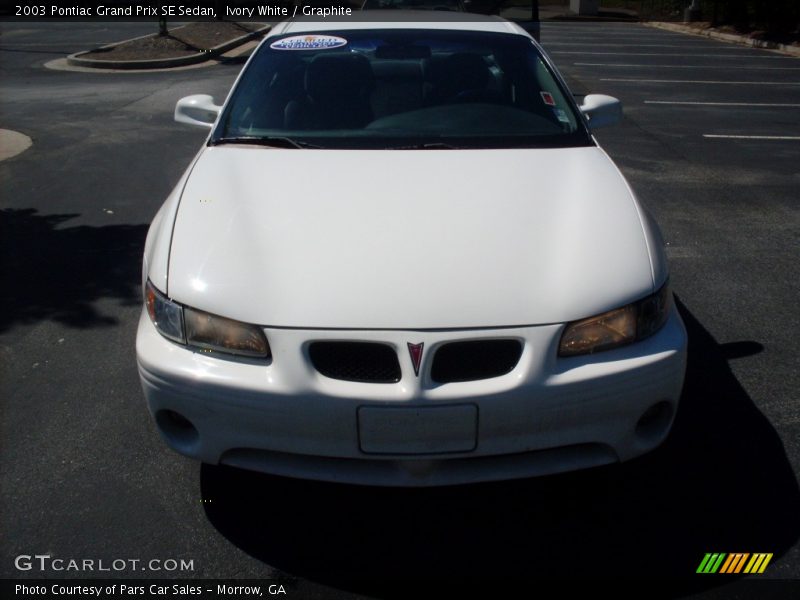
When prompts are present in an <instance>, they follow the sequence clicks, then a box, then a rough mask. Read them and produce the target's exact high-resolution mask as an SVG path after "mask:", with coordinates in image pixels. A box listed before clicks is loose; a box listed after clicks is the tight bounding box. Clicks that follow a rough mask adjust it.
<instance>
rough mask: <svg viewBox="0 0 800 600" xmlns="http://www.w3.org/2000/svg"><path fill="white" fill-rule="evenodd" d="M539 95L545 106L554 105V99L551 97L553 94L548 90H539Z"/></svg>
mask: <svg viewBox="0 0 800 600" xmlns="http://www.w3.org/2000/svg"><path fill="white" fill-rule="evenodd" d="M539 95H540V96H541V97H542V100H543V101H544V103H545V104H547V106H555V105H556V101H555V100H554V99H553V94H551V93H550V92H539Z"/></svg>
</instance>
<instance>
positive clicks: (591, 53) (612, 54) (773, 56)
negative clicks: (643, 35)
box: [545, 44, 797, 60]
mask: <svg viewBox="0 0 800 600" xmlns="http://www.w3.org/2000/svg"><path fill="white" fill-rule="evenodd" d="M545 46H546V44H545ZM550 54H589V55H593V56H681V57H684V58H698V56H697V54H673V53H669V52H585V51H583V50H553V51H552V52H551V53H550ZM702 58H733V59H736V60H741V59H743V58H771V59H775V58H780V59H784V60H785V59H788V60H797V59H796V58H795V57H794V56H776V55H763V56H762V55H758V56H732V55H730V54H703V55H702Z"/></svg>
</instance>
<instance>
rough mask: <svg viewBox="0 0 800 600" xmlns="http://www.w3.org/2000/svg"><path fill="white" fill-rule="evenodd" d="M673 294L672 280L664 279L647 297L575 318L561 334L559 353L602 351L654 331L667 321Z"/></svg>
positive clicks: (638, 338) (575, 353) (565, 354)
mask: <svg viewBox="0 0 800 600" xmlns="http://www.w3.org/2000/svg"><path fill="white" fill-rule="evenodd" d="M671 297H672V294H671V293H670V290H669V284H668V283H665V284H664V285H663V286H661V289H659V290H658V291H657V292H656V293H655V294H652V295H650V296H648V297H647V298H645V299H644V300H640V301H638V302H634V303H633V304H628V305H627V306H623V307H622V308H617V309H614V310H610V311H608V312H606V313H603V314H602V315H597V316H595V317H591V318H589V319H583V320H581V321H573V322H572V323H570V324H569V325H567V327H566V329H565V330H564V333H563V334H561V342H560V343H559V345H558V355H559V356H577V355H579V354H591V353H593V352H602V351H603V350H611V349H612V348H618V347H620V346H624V345H625V344H630V343H631V342H635V341H638V340H643V339H644V338H646V337H649V336H651V335H653V334H654V333H656V332H657V331H658V330H659V329H661V328H662V327H663V326H664V323H666V321H667V316H668V315H669V307H670V298H671Z"/></svg>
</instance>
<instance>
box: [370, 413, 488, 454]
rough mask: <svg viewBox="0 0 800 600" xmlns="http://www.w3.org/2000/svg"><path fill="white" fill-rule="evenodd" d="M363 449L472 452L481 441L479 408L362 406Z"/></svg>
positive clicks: (397, 451) (387, 452) (390, 452)
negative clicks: (479, 438)
mask: <svg viewBox="0 0 800 600" xmlns="http://www.w3.org/2000/svg"><path fill="white" fill-rule="evenodd" d="M358 436H359V445H360V447H361V451H362V452H365V453H367V454H446V453H451V452H470V451H472V450H474V449H475V447H476V446H477V443H478V407H477V406H475V405H474V404H458V405H451V406H415V407H403V408H399V407H383V406H362V407H360V408H359V409H358Z"/></svg>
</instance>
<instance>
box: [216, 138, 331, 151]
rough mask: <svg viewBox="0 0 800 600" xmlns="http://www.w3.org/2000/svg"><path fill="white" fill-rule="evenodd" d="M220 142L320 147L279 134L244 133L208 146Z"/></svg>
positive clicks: (287, 146)
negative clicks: (257, 134) (258, 134)
mask: <svg viewBox="0 0 800 600" xmlns="http://www.w3.org/2000/svg"><path fill="white" fill-rule="evenodd" d="M221 144H254V145H256V146H268V147H270V148H301V149H304V148H322V146H315V145H314V144H309V143H307V142H301V141H299V140H294V139H292V138H289V137H280V136H256V135H252V136H248V135H245V136H241V137H224V138H219V139H217V140H212V141H211V142H209V145H210V146H219V145H221Z"/></svg>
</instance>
